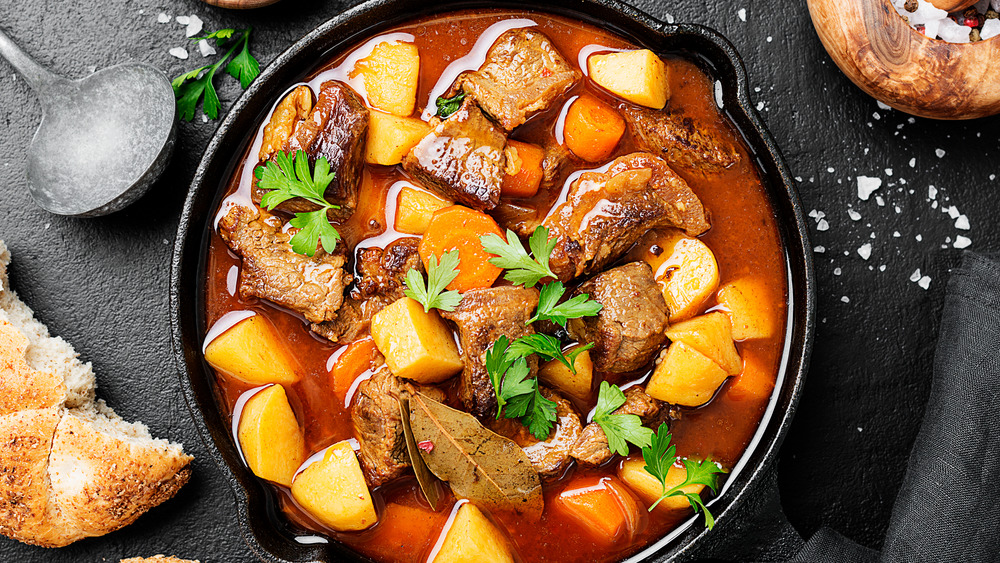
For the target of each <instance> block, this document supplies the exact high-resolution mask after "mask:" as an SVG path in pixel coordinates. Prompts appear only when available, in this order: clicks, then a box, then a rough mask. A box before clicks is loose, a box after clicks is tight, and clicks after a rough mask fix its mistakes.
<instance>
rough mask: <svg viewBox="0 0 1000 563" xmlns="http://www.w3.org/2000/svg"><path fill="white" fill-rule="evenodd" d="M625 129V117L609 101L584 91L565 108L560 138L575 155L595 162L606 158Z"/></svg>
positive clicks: (611, 152) (616, 144) (613, 149)
mask: <svg viewBox="0 0 1000 563" xmlns="http://www.w3.org/2000/svg"><path fill="white" fill-rule="evenodd" d="M624 133H625V120H624V119H622V117H621V116H620V115H618V112H616V111H615V109H614V108H612V107H611V106H609V105H608V104H606V103H604V102H602V101H601V100H598V99H597V98H595V97H593V96H588V95H583V96H580V97H579V98H577V99H576V101H575V102H573V105H571V106H570V107H569V111H568V112H566V121H565V124H564V125H563V138H564V139H565V141H566V146H567V147H568V148H569V150H571V151H573V154H575V155H576V156H578V157H580V158H582V159H584V160H586V161H588V162H597V161H600V160H605V159H607V158H609V157H610V156H611V155H612V154H613V153H614V152H615V147H617V146H618V141H619V140H621V138H622V135H623V134H624Z"/></svg>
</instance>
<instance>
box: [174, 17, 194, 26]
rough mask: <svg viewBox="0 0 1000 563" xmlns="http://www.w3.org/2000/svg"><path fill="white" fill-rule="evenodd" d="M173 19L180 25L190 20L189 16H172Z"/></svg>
mask: <svg viewBox="0 0 1000 563" xmlns="http://www.w3.org/2000/svg"><path fill="white" fill-rule="evenodd" d="M174 21H176V22H177V23H179V24H181V25H187V24H188V22H190V21H191V18H189V17H187V16H177V17H176V18H174Z"/></svg>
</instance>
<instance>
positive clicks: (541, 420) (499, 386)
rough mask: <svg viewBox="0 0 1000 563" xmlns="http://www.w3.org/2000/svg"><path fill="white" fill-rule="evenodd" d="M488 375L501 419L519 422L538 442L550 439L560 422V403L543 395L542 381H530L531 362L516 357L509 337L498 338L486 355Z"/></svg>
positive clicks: (531, 379) (498, 416)
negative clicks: (558, 406)
mask: <svg viewBox="0 0 1000 563" xmlns="http://www.w3.org/2000/svg"><path fill="white" fill-rule="evenodd" d="M515 342H516V341H515ZM486 373H487V374H488V375H489V377H490V382H491V383H492V384H493V391H494V393H495V394H496V397H497V419H499V418H500V415H501V413H502V414H503V415H504V416H505V417H506V418H516V419H518V420H519V421H520V422H521V424H523V425H524V426H525V427H527V428H528V431H529V432H531V434H532V435H534V436H535V438H538V439H539V440H545V439H546V438H548V436H549V433H551V432H552V426H553V425H554V424H555V421H556V418H557V417H556V403H555V401H552V400H549V399H546V398H545V396H544V395H542V393H541V391H540V390H539V388H538V379H536V378H532V377H528V376H529V375H530V374H531V369H530V368H529V367H528V360H527V359H526V358H525V357H524V356H521V355H518V354H517V353H512V351H511V349H510V340H509V339H508V338H507V337H506V336H501V337H500V338H498V339H497V341H496V342H494V343H493V346H491V347H490V349H489V350H487V351H486Z"/></svg>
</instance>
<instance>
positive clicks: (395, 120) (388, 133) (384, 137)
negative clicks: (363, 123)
mask: <svg viewBox="0 0 1000 563" xmlns="http://www.w3.org/2000/svg"><path fill="white" fill-rule="evenodd" d="M369 115H370V117H369V118H368V140H367V144H366V145H365V162H367V163H369V164H381V165H383V166H393V165H395V164H399V163H400V162H402V161H403V157H404V156H406V153H408V152H410V149H412V148H413V147H414V145H416V144H417V143H419V142H420V139H423V138H424V136H425V135H427V133H428V132H429V131H430V130H431V128H430V126H429V125H427V123H425V122H423V121H420V120H419V119H417V118H415V117H399V116H396V115H392V114H389V113H382V112H380V111H373V112H371V113H370V114H369Z"/></svg>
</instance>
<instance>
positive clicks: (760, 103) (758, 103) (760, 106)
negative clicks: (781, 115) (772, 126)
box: [757, 102, 764, 111]
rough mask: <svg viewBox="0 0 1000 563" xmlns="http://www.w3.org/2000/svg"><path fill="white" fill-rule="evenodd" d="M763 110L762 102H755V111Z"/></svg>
mask: <svg viewBox="0 0 1000 563" xmlns="http://www.w3.org/2000/svg"><path fill="white" fill-rule="evenodd" d="M763 109H764V102H757V111H761V110H763Z"/></svg>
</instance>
